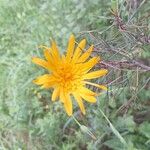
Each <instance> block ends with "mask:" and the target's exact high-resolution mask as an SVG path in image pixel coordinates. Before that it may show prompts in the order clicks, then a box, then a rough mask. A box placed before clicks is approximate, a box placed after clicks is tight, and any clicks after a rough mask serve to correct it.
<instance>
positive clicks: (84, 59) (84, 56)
mask: <svg viewBox="0 0 150 150" xmlns="http://www.w3.org/2000/svg"><path fill="white" fill-rule="evenodd" d="M93 48H94V46H93V45H92V46H90V48H89V49H88V50H87V51H86V52H85V53H84V54H83V55H81V57H80V58H79V59H78V63H81V62H84V61H86V60H87V59H88V58H89V56H90V55H91V52H92V50H93Z"/></svg>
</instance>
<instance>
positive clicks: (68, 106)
mask: <svg viewBox="0 0 150 150" xmlns="http://www.w3.org/2000/svg"><path fill="white" fill-rule="evenodd" d="M64 98H65V100H64V107H65V110H66V112H67V114H68V116H72V101H71V99H70V96H69V94H65V95H64Z"/></svg>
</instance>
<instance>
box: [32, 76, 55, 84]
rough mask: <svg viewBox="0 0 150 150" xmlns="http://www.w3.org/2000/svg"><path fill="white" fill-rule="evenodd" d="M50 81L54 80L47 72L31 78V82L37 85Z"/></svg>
mask: <svg viewBox="0 0 150 150" xmlns="http://www.w3.org/2000/svg"><path fill="white" fill-rule="evenodd" d="M52 81H54V80H53V79H52V76H51V75H49V74H45V75H42V76H39V77H37V78H36V79H35V80H33V82H34V83H35V84H37V85H41V84H44V83H48V82H52Z"/></svg>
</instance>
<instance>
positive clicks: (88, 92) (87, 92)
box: [78, 87, 96, 96]
mask: <svg viewBox="0 0 150 150" xmlns="http://www.w3.org/2000/svg"><path fill="white" fill-rule="evenodd" d="M78 91H79V93H83V94H86V95H89V96H96V93H94V92H93V91H91V90H89V89H88V88H86V87H82V88H80V89H79V90H78Z"/></svg>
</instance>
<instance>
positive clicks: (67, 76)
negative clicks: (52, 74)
mask: <svg viewBox="0 0 150 150" xmlns="http://www.w3.org/2000/svg"><path fill="white" fill-rule="evenodd" d="M58 74H59V85H60V86H61V87H63V88H64V89H65V90H66V91H74V90H76V89H77V87H78V85H79V84H80V78H77V77H76V76H77V73H76V72H75V71H74V68H72V66H71V65H64V66H62V67H60V68H59V70H58Z"/></svg>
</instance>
